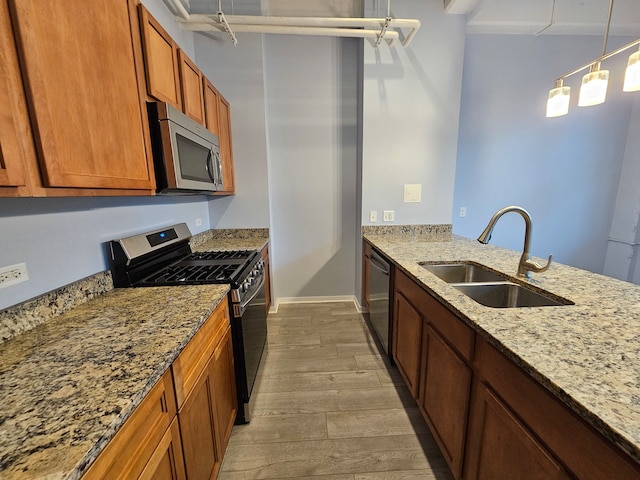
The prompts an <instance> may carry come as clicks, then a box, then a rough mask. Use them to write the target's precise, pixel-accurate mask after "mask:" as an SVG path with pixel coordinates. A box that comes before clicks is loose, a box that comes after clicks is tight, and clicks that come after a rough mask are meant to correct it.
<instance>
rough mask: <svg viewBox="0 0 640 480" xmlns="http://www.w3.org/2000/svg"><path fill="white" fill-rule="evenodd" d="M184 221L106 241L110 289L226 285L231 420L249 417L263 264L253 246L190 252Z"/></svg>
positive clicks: (262, 330) (262, 335)
mask: <svg viewBox="0 0 640 480" xmlns="http://www.w3.org/2000/svg"><path fill="white" fill-rule="evenodd" d="M190 238H191V232H190V231H189V228H188V227H187V225H186V224H185V223H180V224H178V225H173V226H171V227H168V228H163V229H160V230H154V231H151V232H147V233H142V234H139V235H134V236H130V237H126V238H122V239H119V240H113V241H111V242H109V257H110V258H109V260H110V266H111V273H112V276H113V283H114V286H115V287H116V288H126V287H159V286H174V285H202V284H211V283H218V284H222V283H228V284H229V285H230V287H231V291H230V293H229V296H228V302H229V310H230V312H231V335H232V339H233V354H234V362H235V369H236V385H237V389H238V416H237V418H236V424H241V423H247V422H249V420H250V411H249V402H250V399H251V392H252V389H253V385H254V383H255V380H256V376H257V374H258V368H259V366H260V362H261V359H262V356H263V354H264V351H265V348H266V343H267V310H266V304H265V302H266V300H265V298H266V292H265V275H266V273H265V267H264V261H263V260H262V258H261V255H260V252H257V251H254V250H234V251H214V252H192V251H191V247H190V245H189V240H190Z"/></svg>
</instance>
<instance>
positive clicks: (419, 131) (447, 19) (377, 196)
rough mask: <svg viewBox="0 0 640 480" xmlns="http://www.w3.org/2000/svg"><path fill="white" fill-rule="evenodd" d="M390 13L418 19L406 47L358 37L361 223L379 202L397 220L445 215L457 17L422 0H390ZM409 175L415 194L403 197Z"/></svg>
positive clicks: (455, 95) (453, 139) (456, 104)
mask: <svg viewBox="0 0 640 480" xmlns="http://www.w3.org/2000/svg"><path fill="white" fill-rule="evenodd" d="M369 8H371V2H369ZM382 9H383V10H385V8H382ZM371 14H372V12H369V15H371ZM392 14H393V16H394V17H396V18H417V19H419V20H420V21H421V22H422V27H421V29H420V31H419V32H418V33H417V35H416V36H415V37H414V39H413V41H412V42H411V44H410V45H409V47H408V48H406V49H405V48H402V47H401V46H398V47H392V48H388V47H387V46H386V45H382V46H381V47H380V48H379V49H374V48H373V47H372V46H371V45H370V44H369V43H368V42H365V53H364V113H363V115H364V121H363V136H364V143H363V174H362V176H363V187H362V190H363V192H362V223H363V224H364V225H369V224H370V222H369V212H370V211H371V210H375V211H377V212H378V222H377V224H378V225H380V224H382V211H383V210H394V211H395V223H397V224H425V223H451V208H452V203H453V186H454V178H455V169H456V148H457V139H458V118H459V110H460V84H461V80H462V59H463V53H464V42H465V34H464V28H465V25H464V17H462V16H460V15H447V14H445V13H444V12H443V8H442V2H436V1H428V2H425V1H424V0H404V1H402V2H395V3H393V4H392ZM415 183H417V184H422V202H421V203H403V186H404V184H415Z"/></svg>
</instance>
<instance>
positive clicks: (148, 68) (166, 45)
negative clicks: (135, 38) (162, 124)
mask: <svg viewBox="0 0 640 480" xmlns="http://www.w3.org/2000/svg"><path fill="white" fill-rule="evenodd" d="M138 8H139V11H140V28H141V31H142V46H143V50H144V65H145V73H146V80H147V93H148V94H149V96H150V97H153V98H155V99H156V100H160V101H161V102H168V103H170V104H171V105H173V106H174V107H176V108H177V109H178V110H182V94H181V92H180V71H179V68H178V46H177V45H176V43H175V42H174V41H173V39H172V38H171V37H170V36H169V34H168V33H167V32H166V31H165V29H164V28H162V26H161V25H160V24H159V23H158V21H157V20H156V19H155V18H153V17H152V16H151V14H150V13H149V11H148V10H147V9H146V8H144V7H143V6H142V5H139V7H138Z"/></svg>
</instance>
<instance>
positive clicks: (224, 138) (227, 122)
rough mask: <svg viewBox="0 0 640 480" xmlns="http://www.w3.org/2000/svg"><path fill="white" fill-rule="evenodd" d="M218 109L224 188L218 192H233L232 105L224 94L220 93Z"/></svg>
mask: <svg viewBox="0 0 640 480" xmlns="http://www.w3.org/2000/svg"><path fill="white" fill-rule="evenodd" d="M218 109H219V113H218V118H219V122H220V134H219V137H220V158H221V159H222V179H223V183H224V190H222V191H220V192H217V193H219V194H231V193H234V192H235V189H236V187H235V179H234V171H233V142H232V140H231V105H230V104H229V102H227V100H226V99H225V98H224V97H223V96H222V95H220V103H219V104H218Z"/></svg>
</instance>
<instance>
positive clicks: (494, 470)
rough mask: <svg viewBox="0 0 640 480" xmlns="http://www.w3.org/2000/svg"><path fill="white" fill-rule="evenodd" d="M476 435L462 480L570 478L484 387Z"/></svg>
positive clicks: (478, 401) (504, 406) (470, 447)
mask: <svg viewBox="0 0 640 480" xmlns="http://www.w3.org/2000/svg"><path fill="white" fill-rule="evenodd" d="M476 403H477V408H478V411H477V417H476V418H475V422H476V423H475V428H476V429H477V435H475V436H474V437H473V440H474V442H471V444H470V445H469V447H468V450H469V452H470V454H469V456H468V465H467V467H466V469H465V478H468V479H469V480H475V479H487V480H489V479H496V478H500V479H505V480H508V479H513V480H551V479H568V478H570V477H569V476H568V475H567V474H566V472H565V471H564V469H563V468H562V466H561V465H560V464H559V462H558V461H556V460H555V459H554V458H553V457H552V456H551V455H550V454H549V452H547V450H546V449H545V447H544V446H543V445H542V444H541V443H540V442H539V441H538V440H537V439H536V438H535V437H534V436H533V435H532V434H531V432H529V430H528V429H527V428H526V427H525V426H524V425H523V424H522V423H521V422H520V421H519V420H518V418H517V417H516V416H515V415H514V414H513V413H512V412H511V411H510V409H509V408H508V407H507V406H506V405H505V404H503V403H502V402H501V401H500V399H499V398H498V397H497V396H496V395H495V394H494V393H493V392H492V391H491V390H490V389H489V388H487V387H486V386H485V385H484V384H481V385H480V386H479V388H478V395H477V399H476Z"/></svg>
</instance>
